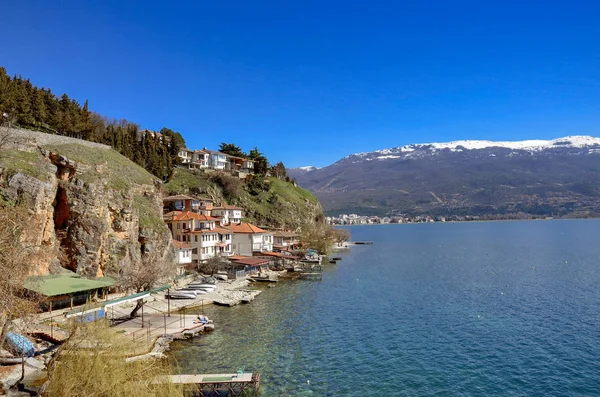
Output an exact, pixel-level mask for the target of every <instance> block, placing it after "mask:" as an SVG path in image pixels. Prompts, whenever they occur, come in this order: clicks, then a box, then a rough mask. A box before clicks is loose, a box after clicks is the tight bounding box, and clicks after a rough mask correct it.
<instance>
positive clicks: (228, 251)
mask: <svg viewBox="0 0 600 397" xmlns="http://www.w3.org/2000/svg"><path fill="white" fill-rule="evenodd" d="M163 218H164V220H165V222H166V223H167V226H168V227H169V230H171V233H172V235H173V239H174V240H175V241H179V242H183V243H187V244H189V245H190V246H191V247H192V261H194V262H202V261H205V260H207V259H209V258H211V257H213V256H215V255H224V256H230V255H232V253H233V251H232V232H231V230H229V229H225V228H221V227H216V221H217V219H215V218H213V217H211V216H208V215H202V214H197V213H194V212H191V211H184V212H181V211H172V212H169V213H167V214H165V215H164V216H163Z"/></svg>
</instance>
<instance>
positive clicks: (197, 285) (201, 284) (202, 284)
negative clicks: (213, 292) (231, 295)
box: [188, 283, 217, 289]
mask: <svg viewBox="0 0 600 397" xmlns="http://www.w3.org/2000/svg"><path fill="white" fill-rule="evenodd" d="M190 287H191V288H213V289H214V288H217V286H216V285H215V284H206V283H189V284H188V288H190Z"/></svg>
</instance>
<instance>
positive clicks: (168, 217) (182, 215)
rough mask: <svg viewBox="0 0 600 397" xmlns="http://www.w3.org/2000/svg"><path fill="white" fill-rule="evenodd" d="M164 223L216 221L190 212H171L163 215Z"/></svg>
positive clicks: (210, 217)
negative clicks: (192, 220)
mask: <svg viewBox="0 0 600 397" xmlns="http://www.w3.org/2000/svg"><path fill="white" fill-rule="evenodd" d="M163 219H164V220H165V221H189V220H191V219H195V220H197V221H204V222H206V221H216V220H217V219H215V218H213V217H212V216H208V215H202V214H196V213H195V212H192V211H171V212H168V213H166V214H164V215H163Z"/></svg>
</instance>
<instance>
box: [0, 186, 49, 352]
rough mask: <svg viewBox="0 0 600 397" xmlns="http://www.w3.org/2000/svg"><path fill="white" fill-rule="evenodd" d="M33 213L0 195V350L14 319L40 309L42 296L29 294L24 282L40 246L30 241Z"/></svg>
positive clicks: (22, 205) (31, 271) (32, 232)
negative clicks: (31, 214) (35, 296)
mask: <svg viewBox="0 0 600 397" xmlns="http://www.w3.org/2000/svg"><path fill="white" fill-rule="evenodd" d="M30 218H31V216H30V215H29V214H28V211H27V208H26V206H25V205H24V204H14V203H10V202H5V201H2V199H1V198H0V296H2V299H0V322H1V323H2V331H1V332H0V349H1V348H2V345H3V344H4V340H5V337H6V333H7V332H8V330H9V328H10V326H11V324H12V321H13V320H14V319H16V318H24V317H26V316H28V315H30V314H33V313H35V312H36V311H37V308H38V305H39V303H40V300H39V298H34V297H31V296H27V295H26V294H25V293H24V290H23V284H24V283H25V280H26V279H27V277H29V276H30V275H31V274H32V273H33V271H34V270H35V269H34V264H35V260H34V257H35V255H36V251H37V250H36V247H34V246H33V245H31V244H30V243H29V242H28V238H27V237H28V236H27V235H28V234H29V235H30V236H31V235H32V234H34V233H36V232H35V231H33V230H28V229H29V228H31V226H29V225H31V222H30Z"/></svg>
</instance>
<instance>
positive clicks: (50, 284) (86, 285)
mask: <svg viewBox="0 0 600 397" xmlns="http://www.w3.org/2000/svg"><path fill="white" fill-rule="evenodd" d="M114 284H115V280H113V279H112V278H110V277H102V278H97V279H95V280H90V279H87V278H82V277H81V276H80V275H78V274H73V273H72V274H48V275H46V276H33V277H29V278H27V280H25V284H24V287H25V289H28V290H30V291H35V292H37V293H39V294H42V295H44V296H49V297H50V296H59V295H68V294H74V293H76V292H83V291H91V290H95V289H98V288H103V287H110V286H111V285H114Z"/></svg>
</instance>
